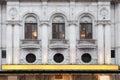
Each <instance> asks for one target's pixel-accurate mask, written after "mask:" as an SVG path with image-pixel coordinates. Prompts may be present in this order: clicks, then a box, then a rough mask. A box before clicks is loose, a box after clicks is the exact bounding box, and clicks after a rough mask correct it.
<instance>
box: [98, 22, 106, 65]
mask: <svg viewBox="0 0 120 80" xmlns="http://www.w3.org/2000/svg"><path fill="white" fill-rule="evenodd" d="M103 29H104V28H103V24H98V63H99V64H104V63H105V62H104V54H105V53H104V30H103Z"/></svg>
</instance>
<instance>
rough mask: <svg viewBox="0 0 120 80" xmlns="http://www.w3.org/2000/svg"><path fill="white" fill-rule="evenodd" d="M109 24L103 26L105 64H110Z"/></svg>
mask: <svg viewBox="0 0 120 80" xmlns="http://www.w3.org/2000/svg"><path fill="white" fill-rule="evenodd" d="M110 28H111V27H110V24H105V64H110V63H111V30H110Z"/></svg>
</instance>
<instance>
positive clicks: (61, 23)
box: [51, 14, 66, 40]
mask: <svg viewBox="0 0 120 80" xmlns="http://www.w3.org/2000/svg"><path fill="white" fill-rule="evenodd" d="M57 17H61V18H62V19H63V22H62V21H58V22H57V21H56V22H55V21H54V19H55V18H57ZM65 23H66V19H65V16H63V15H60V14H57V15H54V16H53V17H52V20H51V26H52V29H51V31H52V34H51V35H52V37H51V38H52V39H53V40H64V39H65V37H66V34H65V33H66V24H65ZM53 25H56V26H58V27H59V26H60V25H61V26H63V25H64V27H63V29H64V31H63V34H62V32H61V34H62V35H63V36H64V37H62V38H60V35H59V34H60V33H58V35H59V36H58V37H57V38H53V34H54V33H53Z"/></svg>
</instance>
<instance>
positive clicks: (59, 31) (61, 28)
mask: <svg viewBox="0 0 120 80" xmlns="http://www.w3.org/2000/svg"><path fill="white" fill-rule="evenodd" d="M52 38H53V39H65V20H64V17H62V16H56V17H54V19H53V20H52Z"/></svg>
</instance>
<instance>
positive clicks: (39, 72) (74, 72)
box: [0, 70, 120, 74]
mask: <svg viewBox="0 0 120 80" xmlns="http://www.w3.org/2000/svg"><path fill="white" fill-rule="evenodd" d="M43 73H46V74H54V73H60V74H76V73H77V74H79V73H80V74H82V73H83V74H103V73H104V74H114V73H116V74H118V73H120V70H117V71H113V70H112V71H108V70H107V71H104V70H102V71H91V70H90V71H87V70H85V71H70V70H66V71H65V70H64V71H57V70H56V71H50V70H47V71H39V70H38V71H37V70H36V71H34V70H29V71H28V70H20V71H19V70H14V71H12V70H10V71H0V74H43Z"/></svg>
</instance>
